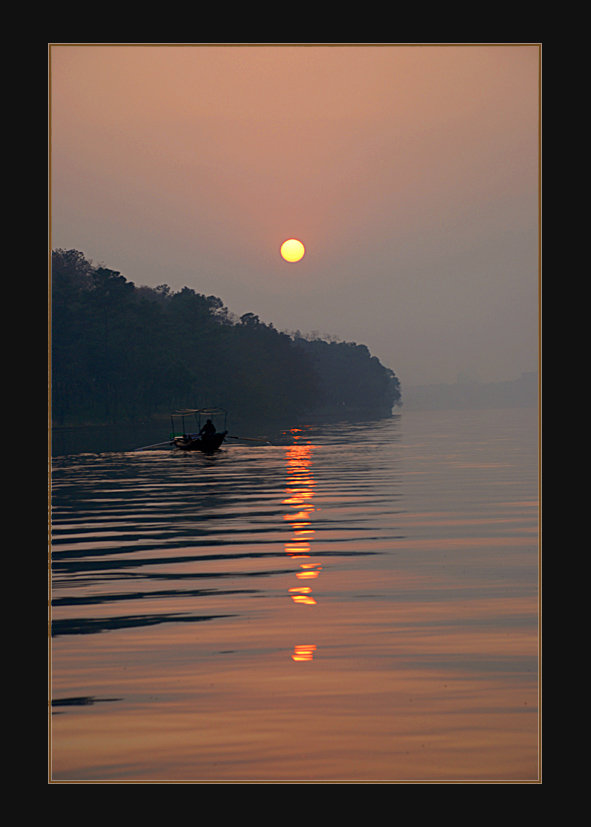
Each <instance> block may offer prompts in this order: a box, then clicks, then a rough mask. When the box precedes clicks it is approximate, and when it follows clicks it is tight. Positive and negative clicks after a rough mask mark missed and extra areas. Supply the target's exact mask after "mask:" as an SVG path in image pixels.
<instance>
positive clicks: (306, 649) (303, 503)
mask: <svg viewBox="0 0 591 827" xmlns="http://www.w3.org/2000/svg"><path fill="white" fill-rule="evenodd" d="M290 433H291V434H292V436H293V439H294V444H293V445H290V446H289V447H288V448H287V450H286V463H287V487H286V494H287V496H286V498H285V499H284V500H283V505H286V506H289V509H290V510H289V511H288V513H287V514H285V516H284V518H283V519H284V520H285V522H286V523H289V524H290V525H291V528H292V536H291V538H290V539H289V541H288V542H286V543H285V553H286V554H287V555H288V556H289V557H291V558H292V559H294V560H310V557H311V554H312V540H313V539H314V535H315V531H314V529H313V528H312V517H313V514H314V511H315V508H314V504H313V502H312V499H313V497H314V484H315V483H314V477H313V475H312V451H313V446H312V445H310V444H307V443H302V442H301V439H302V433H303V432H302V431H301V430H299V429H296V428H294V429H293V430H292V431H291V432H290ZM300 569H301V571H298V572H296V578H297V579H298V580H305V581H310V580H314V579H315V578H317V577H318V576H319V574H320V571H321V570H322V566H320V565H319V564H318V563H313V562H305V563H304V562H302V563H300ZM289 595H290V597H291V599H292V600H293V602H294V603H297V604H298V605H302V606H315V605H316V599H315V598H314V597H313V596H312V587H311V586H310V585H305V586H301V585H298V586H293V587H292V588H290V589H289ZM315 651H316V646H315V645H302V646H299V645H298V646H295V647H294V652H293V654H292V656H291V657H292V659H293V660H294V661H310V660H312V659H313V657H314V652H315Z"/></svg>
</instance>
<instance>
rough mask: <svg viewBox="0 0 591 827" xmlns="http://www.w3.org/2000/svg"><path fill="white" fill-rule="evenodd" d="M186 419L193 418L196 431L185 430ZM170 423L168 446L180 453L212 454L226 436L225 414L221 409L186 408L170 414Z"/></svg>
mask: <svg viewBox="0 0 591 827" xmlns="http://www.w3.org/2000/svg"><path fill="white" fill-rule="evenodd" d="M186 417H194V418H195V420H196V424H197V430H196V431H193V432H192V431H190V430H189V429H187V427H186V425H185V418H186ZM222 420H223V429H222V424H221V423H222ZM170 422H171V425H172V431H171V434H170V444H171V445H174V446H175V447H176V448H178V449H179V450H181V451H202V452H203V453H205V454H212V453H213V452H214V451H217V450H218V448H219V447H220V446H221V444H222V443H223V441H224V439H225V438H226V436H227V434H228V431H227V428H226V424H227V413H226V411H225V410H224V409H223V408H187V409H185V410H182V411H176V412H175V413H173V414H171V415H170ZM218 428H219V430H218Z"/></svg>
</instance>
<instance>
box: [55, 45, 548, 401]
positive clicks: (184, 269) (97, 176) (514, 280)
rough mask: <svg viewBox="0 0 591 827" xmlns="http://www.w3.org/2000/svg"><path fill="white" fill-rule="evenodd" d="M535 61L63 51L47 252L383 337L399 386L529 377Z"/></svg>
mask: <svg viewBox="0 0 591 827" xmlns="http://www.w3.org/2000/svg"><path fill="white" fill-rule="evenodd" d="M539 51H540V50H539V47H538V46H537V45H535V44H534V45H525V46H508V45H499V46H486V45H485V46H472V45H460V46H449V45H445V44H442V45H435V46H410V45H402V46H390V45H381V46H361V45H352V46H340V45H328V46H306V45H301V46H250V45H248V44H244V45H233V46H207V45H204V46H199V45H189V46H175V45H172V46H166V45H162V46H143V45H134V44H132V45H129V46H125V45H124V46H116V45H113V46H111V45H106V46H105V45H93V44H90V45H84V46H76V45H63V46H61V45H60V46H52V47H51V49H50V61H51V62H50V70H51V174H52V177H51V186H52V203H51V246H52V247H53V248H58V247H61V248H65V249H77V250H80V251H81V252H82V253H84V254H85V255H86V256H87V258H90V259H92V261H93V262H94V263H95V264H99V263H101V264H104V265H105V266H107V267H109V268H112V269H114V270H118V271H120V272H121V273H122V274H123V275H124V276H125V277H126V278H127V279H128V280H129V281H132V282H134V283H135V284H136V285H137V286H140V285H143V284H146V285H150V286H156V285H158V284H168V285H170V287H172V288H173V289H175V290H178V289H181V288H182V287H184V286H187V287H191V288H193V289H195V290H196V291H197V292H199V293H205V294H206V295H215V296H219V298H221V299H222V301H223V302H224V304H225V305H226V306H227V307H228V308H229V310H231V311H232V312H234V313H236V314H237V315H242V314H243V313H247V312H252V313H256V314H257V315H258V316H259V317H260V318H261V320H262V321H264V322H267V323H273V324H274V325H275V327H276V328H277V329H278V330H289V331H294V330H300V331H301V332H302V333H309V332H313V331H318V332H319V333H321V334H332V335H334V336H337V337H339V338H340V339H342V340H345V341H355V342H358V343H363V344H366V345H367V346H368V347H369V349H370V350H371V352H372V354H373V355H375V356H377V357H378V358H379V359H380V361H382V363H383V364H385V365H387V366H388V367H390V368H392V369H393V370H394V371H395V373H396V374H397V375H398V377H399V378H400V380H401V382H402V384H403V386H404V384H405V383H406V384H408V385H411V384H422V383H431V382H454V381H455V380H456V377H457V375H458V374H459V373H460V372H463V373H466V374H467V375H468V376H469V377H470V378H473V379H479V380H481V381H496V380H504V379H514V378H518V377H519V375H520V374H521V372H522V371H530V370H536V369H537V353H538V333H537V325H538V177H539V175H538V145H539V135H538V132H539V116H538V99H539V94H538V87H539ZM290 237H296V238H299V239H300V240H301V241H302V242H303V243H304V245H305V247H306V255H305V256H304V258H303V259H302V260H301V261H300V262H298V263H287V262H285V261H283V259H282V258H281V256H280V254H279V248H280V246H281V243H282V242H283V241H284V240H285V239H287V238H290Z"/></svg>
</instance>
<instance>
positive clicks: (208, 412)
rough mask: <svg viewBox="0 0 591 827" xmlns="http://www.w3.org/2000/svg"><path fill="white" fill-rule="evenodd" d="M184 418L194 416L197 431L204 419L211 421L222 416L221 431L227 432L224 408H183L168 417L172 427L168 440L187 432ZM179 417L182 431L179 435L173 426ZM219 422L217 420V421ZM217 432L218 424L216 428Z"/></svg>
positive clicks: (226, 415)
mask: <svg viewBox="0 0 591 827" xmlns="http://www.w3.org/2000/svg"><path fill="white" fill-rule="evenodd" d="M186 416H194V417H195V419H196V420H197V429H198V430H199V431H200V430H201V422H202V420H204V419H213V418H215V417H216V416H223V417H224V427H223V430H224V431H225V430H227V417H228V414H227V411H226V410H225V409H224V408H183V409H182V410H179V411H175V412H174V413H172V414H171V415H170V423H171V426H172V432H171V434H170V438H171V439H174V438H175V437H177V436H182V435H183V434H185V433H186V432H187V429H186V427H185V417H186ZM176 417H180V419H181V424H182V431H181V433H177V428H176V426H175V418H176ZM177 421H178V420H177ZM218 422H219V420H218ZM216 427H218V430H219V424H218V425H217V426H216Z"/></svg>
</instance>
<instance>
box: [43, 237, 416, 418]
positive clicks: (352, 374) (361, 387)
mask: <svg viewBox="0 0 591 827" xmlns="http://www.w3.org/2000/svg"><path fill="white" fill-rule="evenodd" d="M51 279H52V281H51V288H52V295H51V333H52V348H51V380H52V417H53V421H54V423H55V424H58V425H63V424H77V423H87V422H95V423H98V422H105V423H107V422H118V421H122V420H134V419H137V418H139V417H141V418H143V419H145V418H147V417H150V416H152V415H156V414H158V413H169V412H170V411H172V410H174V409H176V408H180V407H184V406H187V407H203V406H213V405H220V406H223V407H224V408H226V409H228V410H231V411H234V412H237V413H238V412H239V414H240V415H241V416H242V417H245V418H248V417H250V416H253V417H255V416H256V417H258V418H259V419H260V418H265V419H271V418H274V419H276V418H281V417H285V416H293V415H301V414H304V413H306V412H313V411H320V410H322V411H324V412H333V413H337V412H342V414H343V415H344V416H346V415H348V414H351V413H359V412H362V411H363V412H365V413H371V414H373V415H376V416H383V415H388V414H389V413H391V411H392V406H393V405H395V404H398V403H399V401H400V388H399V382H398V379H397V378H396V376H395V374H394V373H393V372H392V371H391V370H389V369H388V368H385V367H384V366H383V365H381V364H380V362H379V361H378V359H377V358H376V357H372V356H371V354H370V353H369V350H368V349H367V348H366V347H365V345H357V344H354V343H345V342H332V341H331V342H328V341H325V340H323V339H319V338H314V337H302V336H301V335H300V334H294V335H290V334H287V333H282V332H279V331H278V330H276V329H275V328H274V327H273V325H272V324H265V323H263V322H261V321H260V319H259V318H258V316H256V315H254V314H252V313H247V314H245V315H243V316H242V317H240V318H238V317H236V316H234V315H233V314H232V313H231V312H230V311H229V310H228V309H227V308H226V307H225V306H224V304H223V302H222V300H221V299H219V298H217V297H215V296H204V295H201V294H199V293H196V292H195V291H194V290H192V289H190V288H188V287H185V288H183V289H182V290H180V291H178V292H174V291H172V290H171V289H170V288H169V287H168V286H167V285H165V284H164V285H161V286H159V287H155V288H150V287H136V286H135V285H134V284H133V283H132V282H129V281H127V279H126V278H125V277H124V276H123V275H121V273H119V272H117V271H115V270H109V269H106V268H104V267H101V266H95V265H94V264H93V263H92V262H91V261H89V260H88V259H86V257H85V256H84V254H83V253H81V252H78V251H77V250H55V251H54V252H53V253H52V274H51Z"/></svg>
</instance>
